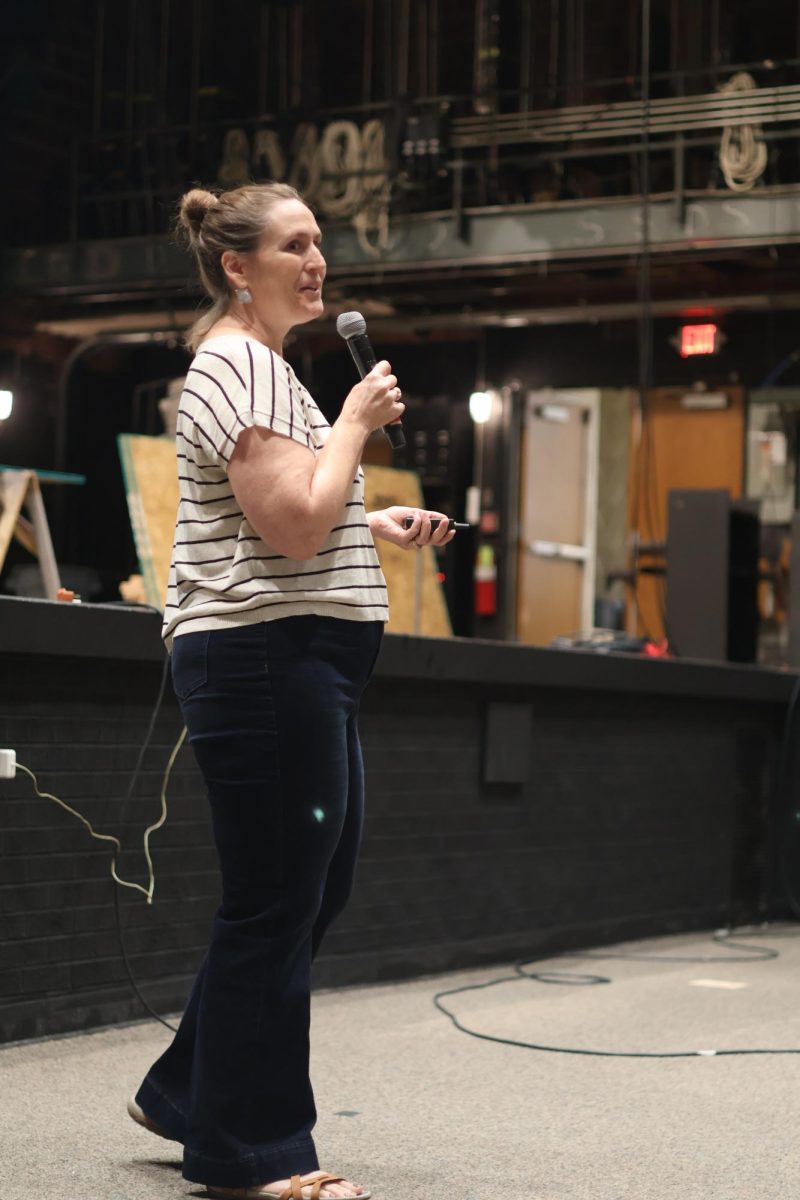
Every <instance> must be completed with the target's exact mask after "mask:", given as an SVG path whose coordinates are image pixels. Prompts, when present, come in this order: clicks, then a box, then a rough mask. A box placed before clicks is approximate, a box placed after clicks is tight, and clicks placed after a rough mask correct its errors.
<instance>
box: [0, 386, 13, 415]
mask: <svg viewBox="0 0 800 1200" xmlns="http://www.w3.org/2000/svg"><path fill="white" fill-rule="evenodd" d="M13 407H14V393H13V392H9V391H7V390H0V421H7V420H8V418H9V417H10V416H11V409H12V408H13Z"/></svg>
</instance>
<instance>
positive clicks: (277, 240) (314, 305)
mask: <svg viewBox="0 0 800 1200" xmlns="http://www.w3.org/2000/svg"><path fill="white" fill-rule="evenodd" d="M321 240H322V235H321V233H320V231H319V227H318V225H317V222H316V221H315V220H314V215H313V213H312V212H311V210H310V209H308V208H306V206H305V204H303V203H302V201H300V200H280V201H279V202H278V203H277V204H275V205H274V206H273V208H272V209H271V210H270V215H269V220H268V223H267V226H266V228H265V230H264V232H263V234H262V235H261V239H260V241H259V243H258V246H257V247H256V249H255V250H254V251H253V253H252V254H248V255H247V256H246V258H244V259H243V271H244V274H245V276H246V278H247V286H248V287H249V289H250V293H251V295H252V297H253V309H254V314H255V315H257V316H259V317H260V318H261V319H262V320H263V321H264V322H265V323H266V324H267V325H269V326H275V327H282V328H284V329H287V330H288V329H290V328H291V327H292V326H293V325H300V324H302V323H304V322H305V321H311V320H313V319H314V317H319V316H321V315H322V311H323V304H322V281H323V280H324V278H325V259H324V258H323V257H322V252H321V250H320V248H319V247H320V242H321Z"/></svg>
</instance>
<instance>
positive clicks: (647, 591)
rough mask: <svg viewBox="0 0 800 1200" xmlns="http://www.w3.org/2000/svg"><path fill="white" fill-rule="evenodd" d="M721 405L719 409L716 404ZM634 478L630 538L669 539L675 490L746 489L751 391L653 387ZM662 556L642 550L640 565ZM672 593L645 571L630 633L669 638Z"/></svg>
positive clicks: (636, 438)
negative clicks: (667, 613)
mask: <svg viewBox="0 0 800 1200" xmlns="http://www.w3.org/2000/svg"><path fill="white" fill-rule="evenodd" d="M713 405H719V407H712V406H713ZM631 445H632V446H633V447H638V453H634V454H632V455H631V461H630V474H629V481H628V504H629V507H628V530H629V538H631V537H632V535H633V533H634V532H635V531H637V530H638V538H639V542H640V543H643V544H644V545H647V544H648V543H663V542H665V541H666V537H667V493H668V492H669V491H670V490H671V489H673V488H725V489H727V491H728V492H729V493H730V496H731V499H734V500H735V499H738V498H739V497H740V496H741V494H742V480H743V472H744V445H745V427H744V392H743V390H742V389H741V388H738V387H721V388H716V389H715V390H714V393H713V394H712V395H709V394H708V393H705V392H692V391H690V389H688V388H654V389H653V390H652V391H651V392H649V393H648V397H647V406H646V415H645V421H644V428H643V429H642V428H641V421H640V414H639V412H638V411H635V412H634V415H633V427H632V437H631ZM663 563H664V558H663V555H659V554H652V553H648V554H643V555H642V556H641V557H640V564H641V565H643V566H645V567H647V566H651V567H654V568H658V567H659V566H663ZM665 605H666V591H665V585H664V578H663V576H661V575H656V574H653V575H648V574H640V575H639V577H638V580H637V584H636V595H635V603H633V604H629V606H628V628H629V630H630V632H632V633H633V632H636V633H638V634H640V635H646V636H649V637H653V638H663V637H664V611H665Z"/></svg>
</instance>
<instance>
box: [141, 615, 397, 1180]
mask: <svg viewBox="0 0 800 1200" xmlns="http://www.w3.org/2000/svg"><path fill="white" fill-rule="evenodd" d="M382 632H383V625H382V623H381V622H377V621H376V622H372V621H370V622H364V621H346V620H338V619H336V618H332V617H320V616H302V617H286V618H281V619H278V620H275V621H265V622H263V623H261V624H257V625H244V626H236V627H231V628H229V629H224V630H214V631H212V632H210V633H209V632H205V633H189V634H184V635H182V636H179V637H176V638H175V641H174V644H173V653H172V674H173V682H174V686H175V691H176V693H177V695H178V698H179V700H180V703H181V709H182V712H183V717H184V720H185V722H186V725H187V728H188V730H189V740H190V742H191V744H192V748H193V750H194V753H195V756H196V758H197V762H198V764H199V766H200V770H201V772H202V774H203V777H204V780H205V783H206V786H207V789H208V795H209V800H210V803H211V817H212V824H213V829H214V838H215V842H216V845H217V851H218V854H219V863H220V869H221V873H222V902H221V905H220V908H219V909H218V911H217V913H216V915H215V917H214V922H213V926H212V931H211V944H210V946H209V949H208V953H207V955H206V958H205V961H204V962H203V965H202V967H201V968H200V972H199V974H198V976H197V979H196V980H195V983H194V986H193V988H192V991H191V994H190V997H189V1000H188V1003H187V1007H186V1011H185V1012H184V1015H183V1019H182V1020H181V1023H180V1027H179V1029H178V1032H177V1033H176V1035H175V1037H174V1039H173V1041H172V1043H171V1044H170V1046H169V1047H168V1049H167V1050H166V1052H165V1053H164V1054H163V1055H162V1056H161V1058H159V1059H158V1061H157V1062H156V1063H154V1065H153V1066H152V1067H151V1068H150V1070H149V1072H148V1074H147V1076H146V1078H145V1080H144V1082H143V1083H142V1086H141V1087H140V1089H139V1091H138V1092H137V1095H136V1099H137V1101H138V1103H139V1104H140V1105H141V1107H142V1109H143V1110H144V1111H145V1113H146V1114H147V1115H148V1116H149V1117H150V1118H151V1120H153V1121H155V1122H156V1123H157V1124H158V1125H159V1126H160V1127H161V1128H162V1129H163V1130H164V1132H165V1133H167V1134H168V1135H169V1136H170V1137H173V1138H175V1140H176V1141H179V1142H182V1143H183V1145H184V1159H183V1175H184V1178H186V1179H189V1180H191V1181H193V1182H198V1183H207V1184H216V1185H218V1186H221V1187H224V1186H228V1187H243V1186H253V1185H256V1184H259V1183H266V1182H268V1181H270V1180H273V1179H282V1178H287V1177H288V1176H290V1175H293V1174H304V1173H306V1172H308V1171H314V1170H316V1169H317V1168H318V1166H319V1163H318V1160H317V1155H316V1151H315V1149H314V1141H313V1138H312V1136H311V1131H312V1129H313V1127H314V1123H315V1120H316V1109H315V1106H314V1096H313V1092H312V1088H311V1083H310V1081H309V1021H310V988H311V963H312V959H313V957H314V955H315V954H316V952H317V950H318V949H319V945H320V942H321V940H322V937H323V935H324V933H325V930H326V928H327V927H328V925H329V924H330V922H331V921H332V920H333V919H334V917H336V916H337V914H338V913H340V912H341V911H342V909H343V908H344V906H345V904H346V902H347V900H348V897H349V895H350V892H351V890H352V885H353V876H354V871H355V864H356V858H357V855H358V849H359V844H360V841H361V830H362V824H363V796H364V785H363V766H362V760H361V749H360V746H359V741H358V730H357V725H356V722H357V717H358V705H359V699H360V697H361V693H362V691H363V689H364V686H365V685H366V683H367V681H368V679H369V676H370V674H371V672H372V668H373V666H374V664H375V659H376V658H377V656H378V650H379V648H380V642H381V635H382Z"/></svg>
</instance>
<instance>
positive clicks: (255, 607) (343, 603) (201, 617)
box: [166, 589, 389, 634]
mask: <svg viewBox="0 0 800 1200" xmlns="http://www.w3.org/2000/svg"><path fill="white" fill-rule="evenodd" d="M332 590H335V589H332ZM295 603H296V601H295V600H267V601H265V603H264V604H252V605H251V606H250V607H249V608H243V609H242V612H243V613H246V612H259V611H260V609H262V608H277V607H278V605H280V604H295ZM328 603H329V604H336V605H339V606H340V607H341V608H386V609H388V607H389V605H388V604H383V603H382V602H381V601H378V600H374V601H368V602H367V603H366V604H356V603H354V604H351V603H350V601H349V600H329V601H328ZM166 607H167V608H177V607H178V606H177V604H167V605H166ZM214 616H215V614H214V613H205V614H203V613H198V615H197V616H196V617H184V619H183V620H182V621H181V624H180V626H179V628H181V629H182V628H183V626H184V625H189V624H191V622H192V621H205V620H207V619H208V617H214ZM174 632H175V634H177V632H178V631H177V629H176V630H175V631H174Z"/></svg>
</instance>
